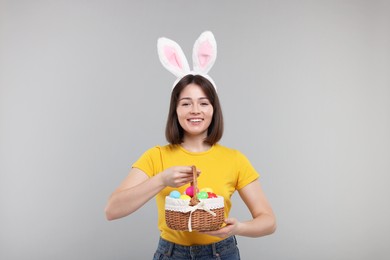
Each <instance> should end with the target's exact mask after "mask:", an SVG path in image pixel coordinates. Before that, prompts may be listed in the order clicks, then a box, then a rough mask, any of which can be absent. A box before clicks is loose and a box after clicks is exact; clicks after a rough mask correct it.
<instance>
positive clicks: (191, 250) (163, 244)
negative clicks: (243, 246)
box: [157, 236, 237, 259]
mask: <svg viewBox="0 0 390 260" xmlns="http://www.w3.org/2000/svg"><path fill="white" fill-rule="evenodd" d="M233 248H237V240H236V237H235V236H231V237H228V238H226V239H224V240H221V241H219V242H217V243H213V244H208V245H193V246H183V245H178V244H175V243H172V242H169V241H167V240H165V239H163V238H161V237H160V241H159V244H158V248H157V252H159V253H160V254H163V255H166V256H172V255H175V256H181V257H183V259H192V257H194V256H206V255H210V256H219V255H220V253H221V252H225V251H227V250H230V249H233Z"/></svg>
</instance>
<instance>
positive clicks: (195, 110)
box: [191, 104, 200, 114]
mask: <svg viewBox="0 0 390 260" xmlns="http://www.w3.org/2000/svg"><path fill="white" fill-rule="evenodd" d="M191 113H193V114H198V113H200V109H199V106H198V105H197V104H194V105H193V106H191Z"/></svg>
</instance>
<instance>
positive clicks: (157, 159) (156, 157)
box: [132, 146, 162, 177]
mask: <svg viewBox="0 0 390 260" xmlns="http://www.w3.org/2000/svg"><path fill="white" fill-rule="evenodd" d="M160 149H161V147H160V146H155V147H153V148H150V149H149V150H147V151H146V152H144V153H143V154H142V155H141V157H140V158H138V160H137V161H136V162H135V163H134V164H133V165H132V167H133V168H138V169H140V170H142V171H143V172H145V173H146V174H147V175H148V176H149V177H152V176H154V175H156V174H157V173H158V172H160V171H161V165H162V162H161V151H160Z"/></svg>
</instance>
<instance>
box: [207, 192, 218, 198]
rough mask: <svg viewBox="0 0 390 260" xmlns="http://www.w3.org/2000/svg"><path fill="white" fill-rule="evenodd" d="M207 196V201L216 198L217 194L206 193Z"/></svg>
mask: <svg viewBox="0 0 390 260" xmlns="http://www.w3.org/2000/svg"><path fill="white" fill-rule="evenodd" d="M207 194H208V195H209V197H208V198H209V199H211V198H217V197H218V196H217V194H215V193H213V192H207Z"/></svg>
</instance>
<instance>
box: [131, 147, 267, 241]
mask: <svg viewBox="0 0 390 260" xmlns="http://www.w3.org/2000/svg"><path fill="white" fill-rule="evenodd" d="M191 165H195V166H196V168H197V169H199V170H201V174H200V176H199V177H198V188H199V189H201V188H211V189H213V191H214V193H215V194H217V195H219V196H223V197H224V198H225V217H227V216H228V215H229V212H230V209H231V196H232V194H233V193H234V192H235V191H236V190H240V189H241V188H243V187H244V186H245V185H247V184H249V183H251V182H252V181H254V180H256V179H257V178H258V177H259V174H258V173H257V171H256V170H255V169H254V168H253V166H252V165H251V163H250V162H249V160H248V159H247V158H246V157H245V156H244V155H243V154H242V153H241V152H239V151H237V150H233V149H230V148H227V147H225V146H222V145H219V144H215V145H214V146H212V147H211V148H210V149H209V150H208V151H205V152H198V153H193V152H189V151H187V150H185V149H184V148H183V147H182V146H180V145H166V146H155V147H153V148H151V149H149V150H147V151H146V152H145V153H144V154H143V155H142V156H141V157H140V158H139V159H138V161H136V162H135V163H134V164H133V167H135V168H139V169H140V170H142V171H143V172H145V173H146V174H147V175H148V176H149V177H153V176H155V175H157V174H159V173H160V172H162V171H164V170H165V169H167V168H170V167H172V166H191ZM188 186H189V184H188V185H184V186H182V187H180V188H172V187H166V188H165V189H163V190H161V191H160V192H159V193H158V194H157V195H156V202H157V208H158V228H159V230H160V231H161V237H162V238H164V239H165V240H168V241H171V242H173V243H176V244H180V245H205V244H210V243H215V242H218V241H220V240H222V239H221V238H218V237H214V236H208V235H204V234H200V233H199V232H196V231H193V232H188V231H177V230H172V229H170V228H168V226H167V225H166V223H165V197H166V196H168V195H169V193H170V192H171V191H172V190H178V191H179V192H180V193H183V192H184V191H185V189H186V188H187V187H188Z"/></svg>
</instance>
